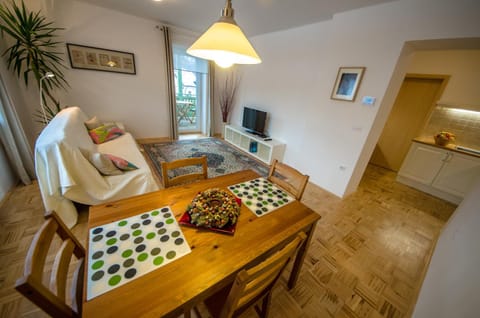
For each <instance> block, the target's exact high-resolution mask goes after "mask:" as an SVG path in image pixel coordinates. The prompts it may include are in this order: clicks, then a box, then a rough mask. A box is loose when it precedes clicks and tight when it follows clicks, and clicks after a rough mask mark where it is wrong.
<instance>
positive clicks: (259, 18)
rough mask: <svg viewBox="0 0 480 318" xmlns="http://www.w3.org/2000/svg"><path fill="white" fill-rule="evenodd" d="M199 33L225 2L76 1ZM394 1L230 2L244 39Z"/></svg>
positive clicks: (223, 0)
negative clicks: (339, 13)
mask: <svg viewBox="0 0 480 318" xmlns="http://www.w3.org/2000/svg"><path fill="white" fill-rule="evenodd" d="M79 1H83V2H89V3H92V4H95V5H98V6H101V7H105V8H110V9H114V10H118V11H121V12H125V13H128V14H133V15H136V16H139V17H144V18H149V19H153V20H156V21H159V22H163V23H166V24H169V25H173V26H178V27H181V28H184V29H187V30H191V31H195V32H198V33H201V32H203V31H205V30H206V29H207V28H208V27H209V26H210V25H211V24H212V23H213V22H215V21H216V20H218V18H219V17H220V12H221V10H222V8H223V7H224V5H225V0H162V1H160V2H155V1H153V0H79ZM391 1H396V0H233V1H232V6H233V8H234V10H235V20H236V21H237V23H238V25H239V26H240V27H241V28H242V29H243V30H244V32H245V34H246V35H247V36H253V35H258V34H263V33H269V32H274V31H279V30H285V29H289V28H293V27H298V26H302V25H307V24H311V23H315V22H319V21H323V20H328V19H330V18H331V17H332V15H333V14H335V13H338V12H343V11H349V10H354V9H358V8H361V7H366V6H371V5H375V4H379V3H384V2H391Z"/></svg>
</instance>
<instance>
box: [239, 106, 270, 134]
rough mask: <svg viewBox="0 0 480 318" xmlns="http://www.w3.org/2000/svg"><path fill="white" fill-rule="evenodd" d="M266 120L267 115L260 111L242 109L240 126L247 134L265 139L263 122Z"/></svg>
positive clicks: (247, 108)
mask: <svg viewBox="0 0 480 318" xmlns="http://www.w3.org/2000/svg"><path fill="white" fill-rule="evenodd" d="M266 119H267V113H266V112H264V111H261V110H257V109H253V108H249V107H244V108H243V121H242V126H243V128H245V129H246V130H247V131H248V132H251V133H253V134H256V135H259V136H262V137H266V136H265V134H264V131H265V121H266Z"/></svg>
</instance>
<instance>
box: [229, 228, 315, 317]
mask: <svg viewBox="0 0 480 318" xmlns="http://www.w3.org/2000/svg"><path fill="white" fill-rule="evenodd" d="M305 239H306V235H305V233H303V232H300V233H299V234H298V235H297V236H296V237H295V239H293V240H292V241H291V242H290V243H288V244H287V245H286V246H285V247H284V248H282V249H281V250H280V251H278V252H276V253H275V254H273V255H272V256H270V257H269V258H267V259H266V260H265V261H263V262H262V263H260V264H258V265H256V266H254V267H252V268H250V269H247V270H241V271H240V272H239V273H238V274H237V276H236V278H235V282H234V283H233V285H232V288H231V290H230V293H229V294H228V297H227V300H226V301H225V304H224V306H223V308H222V311H221V313H220V317H221V318H227V317H232V315H233V314H234V313H235V312H236V311H238V310H243V309H245V308H248V307H249V306H251V305H253V304H254V303H256V302H257V301H258V300H259V299H261V298H263V297H265V296H266V295H267V294H269V293H271V291H272V289H273V286H274V285H275V283H276V282H277V280H278V278H279V277H280V275H281V274H282V272H283V270H284V269H285V267H286V266H287V264H288V262H289V261H290V259H292V258H293V257H294V256H295V252H296V251H297V249H298V248H299V247H300V245H301V244H302V243H303V241H305Z"/></svg>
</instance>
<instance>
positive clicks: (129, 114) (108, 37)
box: [54, 0, 170, 138]
mask: <svg viewBox="0 0 480 318" xmlns="http://www.w3.org/2000/svg"><path fill="white" fill-rule="evenodd" d="M54 20H55V25H56V26H60V27H63V28H65V31H64V32H63V34H64V40H65V41H66V42H69V43H74V44H81V45H87V46H93V47H100V48H105V49H112V50H118V51H126V52H132V53H134V54H135V66H136V72H137V74H136V75H127V74H118V73H111V72H100V71H90V70H79V69H70V64H69V62H68V55H66V56H65V57H66V60H67V62H66V64H67V65H68V68H69V69H68V70H66V72H65V77H66V79H67V81H68V83H69V84H70V86H71V89H69V90H68V92H67V93H66V94H62V95H64V96H63V97H62V98H61V101H62V104H65V105H78V106H80V107H81V108H82V109H83V110H84V111H85V112H86V113H87V114H88V115H89V116H94V115H97V116H99V118H100V119H101V120H116V121H122V122H124V123H125V125H126V128H127V130H128V131H130V132H132V134H133V135H134V136H135V138H149V137H166V136H169V131H170V130H169V127H170V124H169V115H168V107H167V97H166V77H165V76H166V75H165V53H164V45H163V34H162V32H161V31H160V30H159V29H157V28H156V26H157V25H158V23H156V22H155V21H151V20H147V19H142V18H138V17H135V16H131V15H127V14H124V13H120V12H117V11H113V10H108V9H104V8H100V7H97V6H93V5H90V4H87V3H83V2H79V1H73V0H57V1H55V6H54Z"/></svg>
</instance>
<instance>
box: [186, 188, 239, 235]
mask: <svg viewBox="0 0 480 318" xmlns="http://www.w3.org/2000/svg"><path fill="white" fill-rule="evenodd" d="M240 206H241V200H240V199H238V198H237V197H235V196H234V195H233V194H231V193H230V192H228V191H226V190H222V189H218V188H213V189H208V190H205V191H202V192H200V193H198V194H197V195H196V196H195V198H193V200H192V202H191V203H190V204H189V205H188V207H187V211H186V212H185V213H184V214H183V215H182V217H181V218H180V220H179V223H180V224H183V225H188V226H195V227H202V228H206V229H209V230H212V231H216V232H222V233H227V234H233V233H234V232H235V227H236V224H237V220H238V217H239V216H240Z"/></svg>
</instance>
